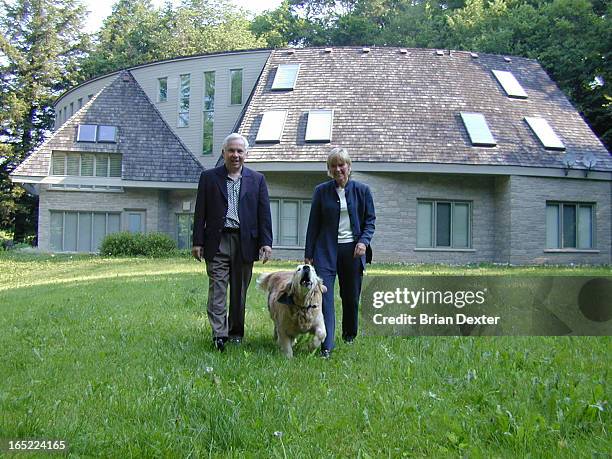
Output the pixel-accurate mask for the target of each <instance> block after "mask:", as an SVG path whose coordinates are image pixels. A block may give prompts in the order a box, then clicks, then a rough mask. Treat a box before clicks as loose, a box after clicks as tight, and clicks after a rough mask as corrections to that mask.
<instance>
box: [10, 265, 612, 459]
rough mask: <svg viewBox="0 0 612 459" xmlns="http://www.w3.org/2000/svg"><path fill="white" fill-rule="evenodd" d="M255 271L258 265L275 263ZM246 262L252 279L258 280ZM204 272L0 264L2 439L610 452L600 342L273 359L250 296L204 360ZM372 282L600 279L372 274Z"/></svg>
mask: <svg viewBox="0 0 612 459" xmlns="http://www.w3.org/2000/svg"><path fill="white" fill-rule="evenodd" d="M290 266H292V264H288V263H280V262H279V263H274V264H272V265H266V266H265V270H266V271H267V270H274V269H282V268H286V267H290ZM262 271H263V269H262V266H261V265H260V264H258V265H257V266H256V270H255V275H257V274H258V273H259V272H262ZM203 272H204V265H202V264H199V263H196V262H194V261H192V260H189V259H188V258H173V259H162V260H150V259H137V258H132V259H104V258H98V257H91V256H72V257H70V256H56V257H51V256H33V255H20V254H16V253H3V254H0V311H1V313H0V349H2V358H1V359H0V375H2V376H1V377H0V439H2V438H4V439H28V438H44V439H63V440H66V441H68V443H69V447H70V453H71V455H74V456H75V457H88V456H94V457H95V456H98V457H205V456H212V457H243V456H247V457H290V458H295V457H364V458H366V457H414V456H417V457H419V456H427V457H432V456H433V457H438V456H444V457H447V456H455V457H458V456H468V457H516V456H521V457H524V456H532V457H556V456H560V457H575V456H579V457H582V456H593V457H609V454H610V451H612V442H611V440H610V436H609V430H610V420H611V417H610V406H609V400H610V388H609V384H608V381H609V380H610V376H611V375H610V363H609V362H610V355H611V354H612V352H611V351H612V340H611V338H610V337H583V338H578V337H573V338H571V337H558V338H536V337H533V338H518V337H491V338H457V337H431V338H429V337H428V338H393V337H383V338H380V337H360V338H359V339H358V340H357V341H356V342H355V344H354V345H352V346H346V345H343V344H339V345H338V347H337V349H336V351H335V353H334V354H333V356H332V358H331V359H330V360H328V361H325V360H321V359H319V358H318V357H316V356H315V355H312V354H309V353H308V352H307V350H306V343H305V342H304V341H300V342H299V343H298V348H297V351H296V357H295V358H294V359H293V360H291V361H288V360H286V359H285V358H284V357H282V356H281V354H280V352H279V351H278V349H277V347H276V345H275V344H274V343H273V342H272V339H271V331H272V330H271V329H272V325H271V321H270V320H269V318H268V316H267V311H266V309H265V299H264V296H263V294H262V293H261V292H259V291H258V290H256V289H255V288H254V285H253V286H252V287H251V290H250V292H249V303H248V307H247V317H246V323H247V337H246V340H245V342H244V343H243V344H242V345H241V346H239V347H236V346H230V347H229V348H228V350H227V352H225V353H224V354H220V353H217V352H213V351H212V349H211V344H210V327H209V325H208V321H207V318H206V313H205V307H204V306H203V304H204V303H205V299H206V291H207V289H206V279H205V275H204V274H203ZM371 272H372V273H376V274H383V273H385V274H389V273H398V274H400V273H402V274H403V273H413V274H432V275H437V274H465V273H469V274H534V275H541V274H564V273H567V274H570V273H571V274H573V275H575V274H578V275H580V274H585V275H606V274H607V275H609V274H610V269H609V267H602V268H597V267H595V268H579V269H578V268H577V269H570V268H552V269H544V268H507V267H492V266H474V267H460V268H456V267H444V266H399V265H397V266H395V265H376V266H374V267H373V269H372V270H371Z"/></svg>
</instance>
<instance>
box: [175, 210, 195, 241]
mask: <svg viewBox="0 0 612 459" xmlns="http://www.w3.org/2000/svg"><path fill="white" fill-rule="evenodd" d="M176 217H177V218H176V222H177V225H176V238H177V239H176V242H177V247H178V248H179V249H190V248H191V246H192V242H191V237H192V235H193V214H177V216H176Z"/></svg>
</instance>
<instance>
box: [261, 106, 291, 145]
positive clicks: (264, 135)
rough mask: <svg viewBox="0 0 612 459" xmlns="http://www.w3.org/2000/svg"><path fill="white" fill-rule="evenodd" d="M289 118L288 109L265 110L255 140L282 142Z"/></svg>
mask: <svg viewBox="0 0 612 459" xmlns="http://www.w3.org/2000/svg"><path fill="white" fill-rule="evenodd" d="M286 119H287V110H271V111H268V112H265V113H264V114H263V116H262V118H261V124H260V125H259V130H258V131H257V138H256V139H255V142H257V143H264V142H280V140H281V137H282V135H283V129H284V128H285V120H286Z"/></svg>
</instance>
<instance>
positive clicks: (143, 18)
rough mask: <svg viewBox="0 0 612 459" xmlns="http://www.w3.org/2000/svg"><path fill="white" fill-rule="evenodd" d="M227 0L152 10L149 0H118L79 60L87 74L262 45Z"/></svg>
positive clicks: (197, 0) (190, 0) (194, 0)
mask: <svg viewBox="0 0 612 459" xmlns="http://www.w3.org/2000/svg"><path fill="white" fill-rule="evenodd" d="M249 26H250V23H249V21H248V20H247V19H246V16H245V15H244V13H243V12H241V11H240V10H238V11H236V10H235V8H234V7H233V6H232V5H231V4H230V3H229V1H228V0H183V2H182V3H181V4H180V5H178V6H177V7H176V8H174V7H173V6H172V4H171V3H169V2H168V3H167V4H166V5H165V6H164V7H163V8H161V9H155V8H154V7H153V6H152V4H151V1H150V0H118V1H117V2H116V3H115V4H114V6H113V11H112V14H111V15H110V16H109V17H108V18H106V19H105V20H104V23H103V25H102V28H101V30H100V32H99V33H98V34H97V37H96V46H95V49H94V50H93V52H92V53H91V54H90V55H89V57H88V58H87V59H86V60H85V61H84V62H83V69H82V77H83V78H90V77H94V76H98V75H101V74H103V73H107V72H111V71H114V70H117V69H120V68H125V67H130V66H134V65H138V64H142V63H144V62H150V61H154V60H160V59H170V58H173V57H178V56H187V55H191V54H199V53H210V52H217V51H231V50H237V49H251V48H260V47H264V46H265V40H264V39H262V38H256V37H255V35H254V34H253V33H252V32H251V31H250V30H249Z"/></svg>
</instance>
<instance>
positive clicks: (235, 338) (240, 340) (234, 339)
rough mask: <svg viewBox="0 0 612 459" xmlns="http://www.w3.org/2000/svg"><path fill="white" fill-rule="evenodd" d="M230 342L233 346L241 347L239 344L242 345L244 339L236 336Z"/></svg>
mask: <svg viewBox="0 0 612 459" xmlns="http://www.w3.org/2000/svg"><path fill="white" fill-rule="evenodd" d="M229 342H230V343H231V344H236V345H239V344H242V338H240V337H239V336H234V337H232V338H230V339H229Z"/></svg>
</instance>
